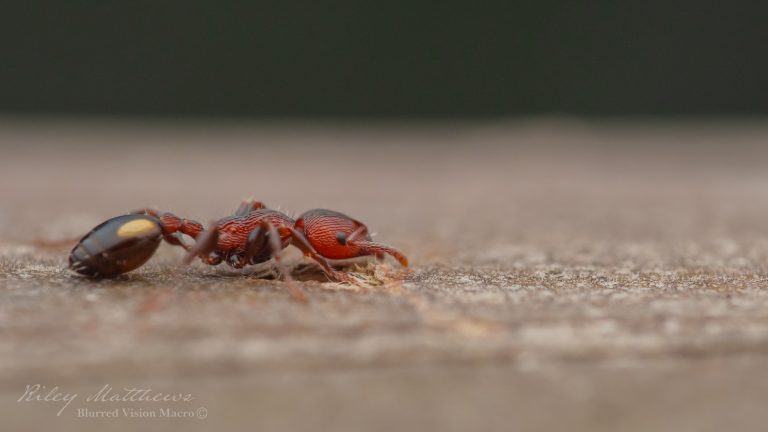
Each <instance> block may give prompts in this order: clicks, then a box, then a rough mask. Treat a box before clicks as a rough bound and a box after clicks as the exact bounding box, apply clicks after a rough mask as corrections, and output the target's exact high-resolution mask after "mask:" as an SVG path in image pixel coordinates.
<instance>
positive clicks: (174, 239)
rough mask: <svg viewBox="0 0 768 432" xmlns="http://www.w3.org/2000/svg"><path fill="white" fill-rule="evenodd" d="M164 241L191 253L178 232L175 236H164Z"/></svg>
mask: <svg viewBox="0 0 768 432" xmlns="http://www.w3.org/2000/svg"><path fill="white" fill-rule="evenodd" d="M163 240H165V241H166V242H168V243H169V244H172V245H174V246H180V247H182V248H184V250H185V251H187V252H189V249H190V246H189V245H188V244H186V243H184V240H182V237H181V234H180V233H178V232H175V233H173V234H168V235H164V236H163Z"/></svg>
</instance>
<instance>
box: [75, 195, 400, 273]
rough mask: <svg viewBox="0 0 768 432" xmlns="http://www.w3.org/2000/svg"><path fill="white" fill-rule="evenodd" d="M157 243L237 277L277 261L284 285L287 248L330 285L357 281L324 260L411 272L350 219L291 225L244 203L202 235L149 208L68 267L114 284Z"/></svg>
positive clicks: (319, 212) (335, 216) (115, 223)
mask: <svg viewBox="0 0 768 432" xmlns="http://www.w3.org/2000/svg"><path fill="white" fill-rule="evenodd" d="M183 234H185V235H188V236H190V237H192V238H193V239H195V244H194V245H188V244H186V243H185V242H184V241H183V236H182V235H183ZM161 240H165V241H166V242H168V243H170V244H172V245H175V246H180V247H182V248H184V249H185V250H186V251H187V254H186V257H185V258H184V262H185V264H188V263H190V262H191V261H192V260H193V259H194V258H195V257H199V258H200V259H201V260H202V262H204V263H205V264H209V265H218V264H220V263H222V262H226V263H227V264H229V265H230V266H232V267H234V268H238V269H239V268H243V267H244V266H246V265H249V264H259V263H263V262H266V261H269V260H270V259H272V258H274V259H275V264H276V265H277V267H278V270H280V272H281V273H282V274H283V276H284V277H285V278H287V279H289V280H290V273H289V272H288V271H287V270H286V268H285V266H284V264H283V263H282V261H281V251H282V250H283V249H284V248H286V247H287V246H288V245H294V246H296V247H297V248H299V249H300V250H301V251H302V252H303V253H304V255H305V256H308V257H310V258H312V259H313V260H315V261H316V262H317V263H318V264H320V267H321V268H322V269H323V271H324V272H325V274H326V275H328V277H329V278H330V279H332V280H336V281H341V282H350V283H353V282H354V280H353V279H352V278H351V277H349V276H348V275H347V274H345V273H344V272H341V271H338V270H336V269H334V268H333V267H332V266H331V264H330V263H329V262H328V259H348V258H355V257H361V256H374V257H376V258H378V259H383V258H384V255H385V254H388V255H391V256H392V257H394V258H395V259H396V260H397V261H398V262H400V264H401V265H402V266H404V267H407V266H408V259H407V258H406V257H405V255H403V254H402V253H401V252H400V251H398V250H397V249H394V248H392V247H390V246H387V245H385V244H382V243H377V242H374V241H373V240H372V239H371V236H370V234H369V233H368V227H366V226H365V224H363V223H362V222H359V221H357V220H355V219H352V218H351V217H349V216H347V215H344V214H342V213H339V212H335V211H332V210H323V209H314V210H309V211H307V212H305V213H303V214H302V215H301V216H299V217H298V219H296V220H294V219H292V218H291V217H289V216H288V215H286V214H284V213H282V212H279V211H276V210H271V209H268V208H266V206H264V204H262V203H261V202H259V201H254V200H247V201H244V202H243V203H242V204H241V205H240V207H238V209H237V210H236V211H235V213H234V214H233V215H231V216H227V217H225V218H222V219H219V220H218V221H217V222H215V223H213V224H212V226H210V227H209V228H208V229H207V230H204V229H203V225H202V224H200V223H199V222H196V221H194V220H190V219H182V218H179V217H178V216H176V215H174V214H173V213H160V212H157V211H155V210H152V209H148V208H147V209H141V210H138V211H134V212H131V213H129V214H127V215H123V216H117V217H115V218H112V219H109V220H107V221H105V222H103V223H102V224H100V225H98V226H97V227H96V228H94V229H93V230H91V231H90V232H89V233H88V234H86V235H85V237H83V238H82V239H81V240H80V242H79V243H78V244H77V245H76V246H75V247H74V249H72V252H71V253H70V255H69V267H70V268H71V269H72V270H74V271H75V272H77V273H80V274H83V275H86V276H91V277H95V278H103V277H114V276H117V275H120V274H123V273H127V272H129V271H131V270H135V269H137V268H139V267H141V266H142V265H143V264H144V263H145V262H147V261H148V260H149V258H151V257H152V255H153V254H154V253H155V251H156V250H157V247H158V246H159V245H160V241H161Z"/></svg>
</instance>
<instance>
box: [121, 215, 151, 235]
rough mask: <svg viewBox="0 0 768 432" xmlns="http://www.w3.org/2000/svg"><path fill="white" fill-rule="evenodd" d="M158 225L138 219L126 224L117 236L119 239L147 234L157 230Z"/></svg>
mask: <svg viewBox="0 0 768 432" xmlns="http://www.w3.org/2000/svg"><path fill="white" fill-rule="evenodd" d="M156 226H157V225H155V224H154V223H152V222H151V221H149V220H147V219H136V220H132V221H130V222H126V223H124V224H123V226H121V227H120V228H118V229H117V235H118V236H119V237H132V236H137V235H142V234H146V233H148V232H150V231H152V230H154V229H155V227H156Z"/></svg>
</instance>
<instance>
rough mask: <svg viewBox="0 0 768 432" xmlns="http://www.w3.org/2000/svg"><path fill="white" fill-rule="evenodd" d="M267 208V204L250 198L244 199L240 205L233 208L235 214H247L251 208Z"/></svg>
mask: <svg viewBox="0 0 768 432" xmlns="http://www.w3.org/2000/svg"><path fill="white" fill-rule="evenodd" d="M263 208H267V206H265V205H264V203H263V202H261V201H256V200H252V199H248V200H244V201H243V202H242V203H241V204H240V207H238V208H237V210H235V216H247V215H248V213H250V212H251V211H253V210H258V209H263Z"/></svg>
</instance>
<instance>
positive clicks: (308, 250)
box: [288, 227, 355, 284]
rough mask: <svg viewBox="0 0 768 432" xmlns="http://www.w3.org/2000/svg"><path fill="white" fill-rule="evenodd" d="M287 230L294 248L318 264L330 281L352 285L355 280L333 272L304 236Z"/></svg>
mask: <svg viewBox="0 0 768 432" xmlns="http://www.w3.org/2000/svg"><path fill="white" fill-rule="evenodd" d="M288 229H289V230H290V231H291V239H292V242H291V244H293V245H294V246H296V247H297V248H299V249H300V250H301V251H302V252H303V253H304V256H308V257H310V258H312V259H313V260H315V261H316V262H317V263H318V264H320V267H321V268H322V269H323V271H324V272H325V274H326V275H327V276H328V277H329V278H330V279H332V280H336V281H339V282H347V283H350V284H354V283H355V280H354V279H353V278H352V277H351V276H349V275H347V274H346V273H344V272H340V271H338V270H334V269H333V267H331V264H330V263H329V262H328V260H327V259H325V257H323V256H322V255H320V254H319V253H317V251H315V248H313V247H312V245H311V244H310V243H309V241H308V240H307V238H306V237H304V234H302V233H300V232H299V231H297V230H296V229H294V228H291V227H288Z"/></svg>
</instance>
